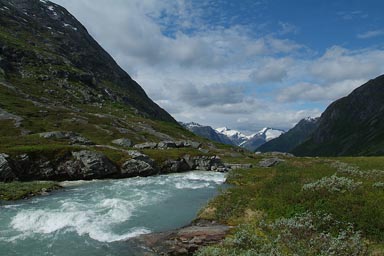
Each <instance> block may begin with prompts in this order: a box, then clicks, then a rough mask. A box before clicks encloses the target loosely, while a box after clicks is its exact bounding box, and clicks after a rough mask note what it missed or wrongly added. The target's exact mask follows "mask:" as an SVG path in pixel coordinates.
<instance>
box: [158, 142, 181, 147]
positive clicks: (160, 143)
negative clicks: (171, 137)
mask: <svg viewBox="0 0 384 256" xmlns="http://www.w3.org/2000/svg"><path fill="white" fill-rule="evenodd" d="M176 147H177V146H176V143H175V142H174V141H161V142H159V144H157V148H160V149H167V148H176Z"/></svg>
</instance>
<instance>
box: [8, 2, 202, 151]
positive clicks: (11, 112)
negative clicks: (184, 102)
mask: <svg viewBox="0 0 384 256" xmlns="http://www.w3.org/2000/svg"><path fill="white" fill-rule="evenodd" d="M0 5H1V8H0V14H1V15H0V141H1V143H0V152H2V153H11V154H12V153H19V152H30V151H34V150H36V151H41V152H45V151H49V150H55V149H56V150H58V149H60V148H66V147H69V145H68V141H65V140H54V139H43V138H41V137H40V136H38V135H37V133H41V132H48V131H72V132H77V133H79V134H81V135H82V136H84V137H86V138H87V139H89V140H91V141H93V142H94V143H95V144H103V145H104V144H110V143H111V140H113V139H117V138H121V137H127V138H129V139H131V140H132V142H133V143H134V144H136V143H140V142H145V141H161V140H166V139H171V138H172V139H181V138H184V139H185V138H195V136H194V135H193V134H192V133H190V132H188V131H186V130H185V129H183V128H181V127H180V126H179V125H178V124H177V123H176V122H175V120H174V119H173V118H172V117H171V116H170V115H169V114H168V113H167V112H166V111H164V110H163V109H161V108H160V107H159V106H157V105H156V104H155V103H154V102H153V101H152V100H151V99H149V98H148V97H147V95H146V94H145V92H144V90H143V89H142V88H141V87H140V86H139V85H138V84H137V83H136V82H135V81H134V80H132V79H131V78H130V77H129V75H128V74H127V73H126V72H125V71H123V70H122V69H121V68H120V67H119V66H118V65H117V64H116V63H115V61H114V60H113V59H112V58H111V57H110V56H109V55H108V53H107V52H105V51H104V50H103V49H102V48H101V47H100V46H99V45H98V44H97V42H96V41H95V40H94V39H93V38H92V37H91V36H90V35H89V34H88V32H87V30H86V29H85V28H84V27H83V26H82V25H81V24H80V23H79V22H78V21H77V20H76V19H75V18H74V17H73V16H72V15H71V14H70V13H68V12H67V11H66V10H65V9H64V8H62V7H60V6H58V5H56V4H54V3H51V2H49V1H39V0H12V1H8V0H7V1H5V0H0ZM133 65H134V64H133Z"/></svg>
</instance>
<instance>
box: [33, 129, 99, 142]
mask: <svg viewBox="0 0 384 256" xmlns="http://www.w3.org/2000/svg"><path fill="white" fill-rule="evenodd" d="M39 136H40V137H41V138H44V139H59V140H69V141H70V143H71V144H79V145H93V144H94V143H93V142H92V141H90V140H88V139H87V138H85V137H83V136H81V135H80V134H78V133H76V132H61V131H53V132H43V133H39Z"/></svg>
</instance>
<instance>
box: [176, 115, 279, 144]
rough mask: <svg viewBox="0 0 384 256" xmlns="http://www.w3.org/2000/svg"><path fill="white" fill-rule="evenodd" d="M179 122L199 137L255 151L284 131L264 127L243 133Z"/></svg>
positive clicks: (225, 128) (224, 128)
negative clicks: (254, 131) (256, 130)
mask: <svg viewBox="0 0 384 256" xmlns="http://www.w3.org/2000/svg"><path fill="white" fill-rule="evenodd" d="M180 124H181V125H182V126H184V127H185V128H187V129H188V130H190V131H191V132H193V133H195V134H197V135H199V136H201V137H204V138H207V139H210V140H213V141H216V142H220V143H224V144H228V145H233V146H239V147H243V148H246V149H248V150H250V151H255V150H256V148H258V147H259V146H261V145H263V144H264V143H266V142H267V141H270V140H272V139H275V138H277V137H279V136H280V135H281V134H283V133H284V131H283V130H278V129H273V128H269V127H266V128H263V129H261V130H260V131H258V132H256V133H254V134H251V135H245V134H244V133H242V132H240V131H237V130H233V129H229V128H227V127H220V128H217V129H213V128H212V127H210V126H206V125H201V124H198V123H195V122H191V123H182V122H180Z"/></svg>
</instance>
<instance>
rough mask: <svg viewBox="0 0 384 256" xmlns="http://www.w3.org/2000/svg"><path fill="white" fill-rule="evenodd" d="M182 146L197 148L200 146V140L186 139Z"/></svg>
mask: <svg viewBox="0 0 384 256" xmlns="http://www.w3.org/2000/svg"><path fill="white" fill-rule="evenodd" d="M184 146H185V147H192V148H195V149H198V148H200V147H201V143H200V142H197V141H193V140H187V141H186V142H185V143H184Z"/></svg>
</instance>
